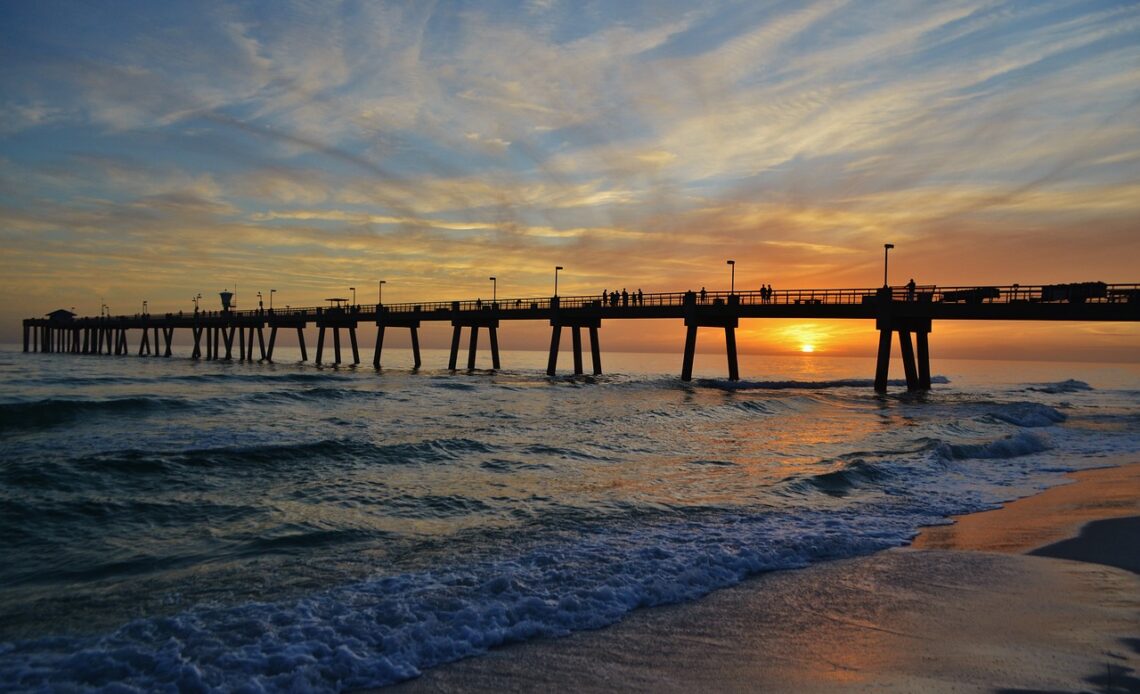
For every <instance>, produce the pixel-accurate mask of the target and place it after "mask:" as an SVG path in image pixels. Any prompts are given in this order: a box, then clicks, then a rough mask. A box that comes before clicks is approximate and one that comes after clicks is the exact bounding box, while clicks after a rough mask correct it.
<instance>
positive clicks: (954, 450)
mask: <svg viewBox="0 0 1140 694" xmlns="http://www.w3.org/2000/svg"><path fill="white" fill-rule="evenodd" d="M1052 447H1053V446H1052V445H1051V444H1050V443H1049V441H1048V440H1047V439H1046V438H1045V437H1043V436H1040V435H1038V434H1034V433H1032V432H1028V431H1022V432H1018V433H1016V434H1014V435H1013V436H1007V437H1005V438H1002V439H998V440H996V441H988V442H985V443H946V442H937V443H936V444H934V446H933V448H934V449H935V450H936V451H937V453H938V455H939V456H940V457H941V458H943V459H944V460H967V459H972V458H981V459H1004V458H1017V457H1019V456H1023V455H1031V454H1033V453H1041V452H1044V451H1047V450H1050V449H1052Z"/></svg>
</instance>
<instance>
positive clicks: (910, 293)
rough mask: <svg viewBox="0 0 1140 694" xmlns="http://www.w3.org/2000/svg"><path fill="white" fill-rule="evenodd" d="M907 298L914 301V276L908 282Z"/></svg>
mask: <svg viewBox="0 0 1140 694" xmlns="http://www.w3.org/2000/svg"><path fill="white" fill-rule="evenodd" d="M906 300H907V301H914V278H913V277H911V278H910V281H909V282H907V283H906Z"/></svg>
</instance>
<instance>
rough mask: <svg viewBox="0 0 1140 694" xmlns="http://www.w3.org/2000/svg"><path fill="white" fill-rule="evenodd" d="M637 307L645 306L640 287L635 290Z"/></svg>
mask: <svg viewBox="0 0 1140 694" xmlns="http://www.w3.org/2000/svg"><path fill="white" fill-rule="evenodd" d="M637 305H638V306H644V305H645V295H644V294H642V293H641V287H638V288H637Z"/></svg>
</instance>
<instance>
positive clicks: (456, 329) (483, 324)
mask: <svg viewBox="0 0 1140 694" xmlns="http://www.w3.org/2000/svg"><path fill="white" fill-rule="evenodd" d="M417 325H418V322H417ZM498 327H499V321H498V319H495V318H491V317H487V316H463V317H462V318H461V319H455V320H452V321H451V353H450V354H449V355H448V358H447V368H448V369H449V370H451V371H455V365H456V364H457V363H458V362H459V343H460V342H461V341H462V335H463V329H464V328H468V329H470V330H471V335H470V337H469V338H468V342H467V370H468V371H471V370H474V369H475V357H476V355H477V354H478V351H479V328H487V330H488V332H490V334H491V368H493V369H498V368H501V362H500V360H499V336H498V333H497V330H498ZM412 349H413V350H414V351H415V353H416V357H415V358H416V368H417V369H418V368H419V351H420V346H419V336H418V335H417V334H416V329H415V328H414V327H413V328H412Z"/></svg>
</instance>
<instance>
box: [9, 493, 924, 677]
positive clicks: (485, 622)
mask: <svg viewBox="0 0 1140 694" xmlns="http://www.w3.org/2000/svg"><path fill="white" fill-rule="evenodd" d="M740 531H744V532H745V533H746V534H747V537H745V538H741V537H740V536H739V535H738V532H740ZM908 532H909V525H907V524H904V523H901V522H898V521H895V520H892V519H882V518H880V519H869V518H861V517H859V516H858V515H857V514H849V515H847V516H844V517H842V518H836V517H835V516H834V514H818V513H817V514H806V515H802V516H795V517H789V516H784V515H775V514H773V515H771V516H768V517H761V518H756V517H751V516H740V517H735V518H728V519H725V518H721V519H719V520H716V521H704V522H701V521H692V520H690V521H686V522H681V523H650V524H648V525H645V526H639V527H636V528H631V529H628V530H616V531H615V530H614V529H612V528H611V529H608V530H601V531H599V532H598V533H597V534H594V535H592V536H590V537H587V538H583V541H582V542H579V543H574V544H569V545H565V544H559V545H552V546H550V545H548V546H543V547H541V548H538V549H534V550H531V551H528V552H525V553H523V554H522V555H520V556H517V557H514V558H510V559H504V560H501V561H496V562H492V563H487V564H479V565H469V566H459V567H453V568H449V569H439V570H436V571H426V572H416V573H405V574H398V575H393V576H386V577H380V578H376V579H371V580H366V581H361V582H358V583H353V584H350V585H346V586H342V587H340V588H336V589H332V590H329V591H325V592H320V593H316V594H312V595H309V596H306V597H304V598H301V599H299V600H293V601H280V602H274V603H262V602H257V603H245V604H240V605H236V606H232V607H217V608H207V607H199V608H194V609H191V610H188V611H185V612H182V613H179V614H175V615H172V616H168V617H155V618H146V619H140V620H136V621H134V622H130V623H128V624H126V625H124V626H122V627H120V628H118V629H116V630H114V631H113V632H111V633H108V634H103V635H99V636H94V637H52V638H44V639H39V640H29V641H23V642H17V643H12V644H8V645H5V646H3V647H0V679H2V680H3V681H4V682H6V683H7V685H8V686H9V687H10V688H12V689H17V690H40V689H44V690H46V689H61V690H66V689H77V688H101V687H119V688H121V689H123V690H124V691H126V690H130V689H132V688H137V689H141V690H155V689H172V688H178V689H191V690H203V689H226V690H231V689H241V690H251V691H252V690H257V691H262V690H298V691H339V690H345V689H360V688H367V687H377V686H383V685H387V684H392V683H395V682H398V681H401V680H405V679H409V678H411V677H415V676H416V675H418V674H419V673H420V672H421V671H422V670H423V669H424V668H428V667H432V666H435V665H439V664H442V663H445V662H449V661H453V660H457V659H460V658H463V657H467V656H471V655H475V654H478V653H482V652H485V651H486V650H488V649H490V648H493V647H496V646H500V645H503V644H508V643H513V642H520V641H525V640H530V639H533V638H537V637H555V636H563V635H566V634H568V633H570V632H572V631H578V630H583V629H597V628H600V627H604V626H607V625H609V624H612V623H614V622H616V621H618V620H619V619H621V618H622V617H623V616H624V615H626V614H627V613H629V612H630V611H631V610H634V609H637V608H640V607H647V606H654V605H664V604H671V603H676V602H682V601H686V600H692V599H695V598H698V597H701V596H703V595H705V594H707V593H708V592H710V591H712V590H715V589H717V588H720V587H724V586H728V585H732V584H735V583H738V582H740V581H741V580H743V579H744V578H745V577H746V576H748V575H751V574H755V573H757V572H761V571H770V570H776V569H788V568H797V567H801V566H805V565H807V564H809V563H812V562H814V561H819V560H824V559H831V558H837V557H844V556H852V555H856V554H865V553H868V552H872V551H876V550H880V549H885V548H886V547H890V546H897V545H899V544H902V542H904V541H905V537H906V535H907V533H908Z"/></svg>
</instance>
